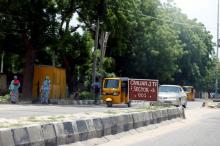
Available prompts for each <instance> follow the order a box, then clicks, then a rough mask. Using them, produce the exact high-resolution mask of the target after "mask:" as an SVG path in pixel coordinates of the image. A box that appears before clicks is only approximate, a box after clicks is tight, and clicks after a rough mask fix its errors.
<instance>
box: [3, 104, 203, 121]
mask: <svg viewBox="0 0 220 146" xmlns="http://www.w3.org/2000/svg"><path fill="white" fill-rule="evenodd" d="M145 104H149V103H138V104H132V107H131V108H137V107H140V106H144V105H145ZM200 106H201V101H196V102H188V109H194V108H196V107H200ZM126 109H128V107H127V105H114V106H113V107H111V108H107V107H106V105H105V104H103V105H41V104H15V105H14V104H0V118H8V119H16V118H21V117H30V116H52V115H60V114H75V113H85V112H99V111H100V112H105V111H108V110H113V111H114V110H117V111H118V110H119V111H120V110H126ZM129 109H130V108H129Z"/></svg>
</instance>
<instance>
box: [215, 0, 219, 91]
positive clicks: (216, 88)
mask: <svg viewBox="0 0 220 146" xmlns="http://www.w3.org/2000/svg"><path fill="white" fill-rule="evenodd" d="M217 7H218V8H217V45H216V52H217V54H216V57H217V65H216V80H215V93H218V63H219V59H218V47H219V0H218V6H217Z"/></svg>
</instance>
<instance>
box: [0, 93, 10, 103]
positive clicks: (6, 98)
mask: <svg viewBox="0 0 220 146" xmlns="http://www.w3.org/2000/svg"><path fill="white" fill-rule="evenodd" d="M9 101H10V95H9V94H6V95H5V96H0V102H9Z"/></svg>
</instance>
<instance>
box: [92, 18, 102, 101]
mask: <svg viewBox="0 0 220 146" xmlns="http://www.w3.org/2000/svg"><path fill="white" fill-rule="evenodd" d="M99 25H100V20H99V18H98V19H97V23H96V32H95V48H94V53H93V54H94V58H93V68H92V87H93V92H94V93H95V87H94V86H95V82H96V64H97V58H96V54H95V53H96V50H97V49H98V41H99ZM96 100H97V99H96V98H95V102H97V101H96Z"/></svg>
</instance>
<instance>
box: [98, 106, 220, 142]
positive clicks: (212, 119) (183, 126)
mask: <svg viewBox="0 0 220 146" xmlns="http://www.w3.org/2000/svg"><path fill="white" fill-rule="evenodd" d="M197 104H199V103H198V102H195V103H193V104H192V103H190V104H189V108H188V109H187V110H186V117H187V119H186V120H181V121H179V122H175V123H172V124H168V125H163V126H161V127H160V126H159V128H156V129H154V130H150V131H149V130H148V131H144V132H143V133H138V134H136V135H131V136H126V137H123V138H121V139H118V140H113V141H110V142H108V143H106V144H103V145H102V146H112V145H120V146H146V145H149V146H220V140H219V136H220V126H219V123H220V109H208V108H201V107H197Z"/></svg>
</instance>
